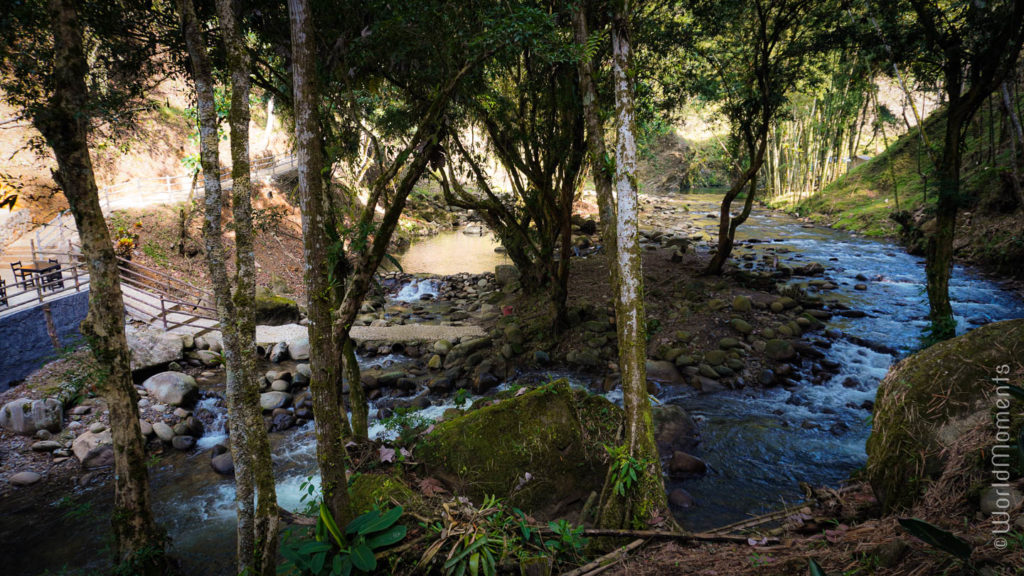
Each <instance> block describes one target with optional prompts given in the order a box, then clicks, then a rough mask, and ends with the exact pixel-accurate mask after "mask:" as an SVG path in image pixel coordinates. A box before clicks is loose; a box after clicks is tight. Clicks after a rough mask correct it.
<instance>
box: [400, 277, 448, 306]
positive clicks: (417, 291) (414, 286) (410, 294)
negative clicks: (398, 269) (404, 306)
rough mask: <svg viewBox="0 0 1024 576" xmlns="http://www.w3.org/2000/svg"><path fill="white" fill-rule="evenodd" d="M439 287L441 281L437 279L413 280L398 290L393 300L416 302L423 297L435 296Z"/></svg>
mask: <svg viewBox="0 0 1024 576" xmlns="http://www.w3.org/2000/svg"><path fill="white" fill-rule="evenodd" d="M440 288H441V283H440V282H438V281H437V280H430V279H428V280H419V281H416V280H413V281H412V282H410V283H408V284H406V285H405V286H403V287H402V289H401V290H399V291H398V294H396V295H395V300H399V301H401V302H416V301H418V300H423V299H424V297H429V298H437V293H438V290H440Z"/></svg>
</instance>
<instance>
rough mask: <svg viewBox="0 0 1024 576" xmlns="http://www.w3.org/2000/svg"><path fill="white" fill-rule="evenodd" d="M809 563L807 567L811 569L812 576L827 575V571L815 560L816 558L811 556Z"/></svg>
mask: <svg viewBox="0 0 1024 576" xmlns="http://www.w3.org/2000/svg"><path fill="white" fill-rule="evenodd" d="M808 564H809V566H808V567H807V568H808V569H809V570H810V573H811V576H827V574H825V571H824V570H822V569H821V566H819V565H818V563H817V562H815V561H814V558H809V559H808Z"/></svg>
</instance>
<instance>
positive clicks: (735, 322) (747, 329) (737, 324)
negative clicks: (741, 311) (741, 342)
mask: <svg viewBox="0 0 1024 576" xmlns="http://www.w3.org/2000/svg"><path fill="white" fill-rule="evenodd" d="M729 325H730V326H732V329H733V330H735V331H737V332H739V333H740V334H744V335H746V334H750V333H751V332H753V331H754V327H753V326H751V325H750V322H747V321H746V320H743V319H742V318H733V319H732V320H730V321H729Z"/></svg>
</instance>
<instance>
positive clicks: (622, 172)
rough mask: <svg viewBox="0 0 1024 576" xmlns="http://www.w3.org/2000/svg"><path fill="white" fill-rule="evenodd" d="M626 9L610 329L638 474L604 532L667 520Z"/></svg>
mask: <svg viewBox="0 0 1024 576" xmlns="http://www.w3.org/2000/svg"><path fill="white" fill-rule="evenodd" d="M626 4H628V2H625V1H624V2H622V5H621V6H620V7H619V12H618V13H617V14H616V15H615V19H614V20H613V24H612V55H613V56H612V70H613V73H614V81H615V116H616V121H617V128H618V138H617V144H616V147H615V190H616V192H617V194H618V211H617V215H616V216H617V225H616V230H617V245H618V253H617V258H616V266H617V268H618V278H619V284H620V285H619V292H618V294H619V298H618V301H617V302H616V303H615V323H616V329H617V331H618V340H619V372H620V374H621V379H622V401H623V405H624V408H625V419H626V420H625V450H626V453H627V454H628V458H629V459H630V462H631V463H633V464H634V465H635V466H636V467H638V468H639V470H636V472H637V473H638V477H637V479H636V481H635V482H633V483H632V485H631V486H630V487H629V488H628V490H626V491H625V496H620V495H617V494H616V493H615V490H613V489H610V488H609V484H613V483H614V481H615V479H614V477H613V476H614V475H613V474H610V475H609V479H608V481H606V485H605V489H604V490H603V498H602V505H601V512H600V524H601V526H602V527H604V528H627V527H635V526H643V525H648V523H649V522H651V521H652V520H655V519H659V518H660V519H662V522H664V521H666V519H668V518H670V516H669V514H668V505H667V502H666V499H665V486H664V483H663V481H662V478H661V463H660V461H659V459H658V450H657V447H656V446H655V444H654V427H653V424H652V421H651V402H650V399H649V397H648V394H647V374H646V369H645V362H646V359H647V353H646V349H647V339H646V327H645V317H644V288H643V270H642V264H641V260H640V243H639V236H640V230H639V209H638V203H637V184H636V140H635V138H634V115H633V86H632V83H631V82H632V81H631V76H630V69H629V66H630V60H631V54H630V44H629V35H628V29H627V26H628V21H627V20H626V18H628V16H627V14H629V11H628V8H627V6H626ZM613 464H614V462H613Z"/></svg>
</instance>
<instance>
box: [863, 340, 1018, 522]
mask: <svg viewBox="0 0 1024 576" xmlns="http://www.w3.org/2000/svg"><path fill="white" fill-rule="evenodd" d="M1021 358H1024V320H1007V321H1004V322H995V323H992V324H987V325H985V326H982V327H980V328H976V329H974V330H972V331H970V332H968V333H966V334H964V335H962V336H959V337H957V338H953V339H951V340H946V341H944V342H939V343H937V344H934V345H932V346H930V347H928V348H926V349H924V350H922V351H921V352H918V353H916V354H913V355H911V356H908V357H907V358H905V359H904V360H902V361H900V362H898V363H896V364H895V365H893V366H892V367H891V368H890V369H889V373H888V375H887V376H886V377H885V379H884V380H883V381H882V383H881V384H880V385H879V387H878V395H877V397H876V399H875V409H874V415H873V417H872V431H871V436H870V437H869V438H868V441H867V446H866V448H867V454H868V461H867V465H866V466H865V476H866V478H867V480H868V481H869V482H870V483H871V487H872V489H873V491H874V493H875V494H876V495H878V497H879V501H880V502H881V504H882V507H883V509H884V510H892V509H905V508H910V507H913V506H914V505H915V504H916V503H917V502H918V501H919V499H920V498H921V496H922V495H923V494H924V492H925V490H926V489H927V488H928V486H931V485H934V484H937V483H938V482H939V481H940V479H942V478H943V475H944V474H946V473H947V472H946V471H947V470H950V472H949V473H950V474H956V475H957V476H956V481H957V482H959V481H960V479H962V478H968V479H969V478H985V479H986V483H988V482H990V481H991V479H992V478H993V475H994V472H995V470H994V469H993V470H990V469H989V463H990V459H989V458H987V457H986V458H975V457H974V456H973V455H974V454H987V453H989V452H990V450H991V448H992V445H993V442H995V441H997V438H996V434H994V433H992V432H986V433H984V434H969V432H970V431H972V430H976V429H978V428H979V427H985V426H987V427H992V426H993V419H994V417H996V416H999V417H1001V418H1005V419H1006V420H1010V418H1008V417H1006V416H1003V415H1000V412H1002V413H1003V414H1005V415H1007V416H1008V415H1009V413H1010V411H1011V406H1012V402H1013V400H1012V397H1011V396H1010V395H1009V394H1008V393H1005V392H1003V393H1000V391H999V389H998V388H997V387H996V384H994V383H993V379H995V378H1000V377H1009V378H1011V381H1012V378H1014V376H1013V373H1012V372H1011V370H1012V369H1013V368H1012V367H1015V366H1018V365H1019V363H1020V359H1021ZM940 389H941V393H942V398H941V402H940V401H938V400H939V399H937V397H936V393H937V391H938V390H940ZM997 421H998V420H997ZM1018 431H1019V430H1017V431H1014V430H1013V429H1011V426H1010V425H1009V424H1007V425H1005V426H1004V427H1003V429H1002V430H1001V432H1002V433H1004V434H1005V435H1006V436H1007V440H1008V441H1007V442H1004V444H1006V445H1007V446H1006V448H1005V449H1004V450H1003V453H1006V454H1009V453H1011V451H1012V450H1014V448H1013V447H1012V445H1013V444H1014V441H1013V439H1014V438H1016V434H1017V432H1018ZM996 445H997V446H998V444H996ZM956 454H966V455H971V456H969V457H964V459H963V460H957V461H954V462H952V463H951V462H950V458H953V457H954V455H956ZM1006 459H1009V456H1006ZM907 462H914V463H915V465H914V466H907ZM991 462H995V457H994V456H993V458H992V459H991ZM951 464H952V465H951ZM960 497H962V498H967V497H968V496H967V495H966V494H963V495H962V496H960Z"/></svg>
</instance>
